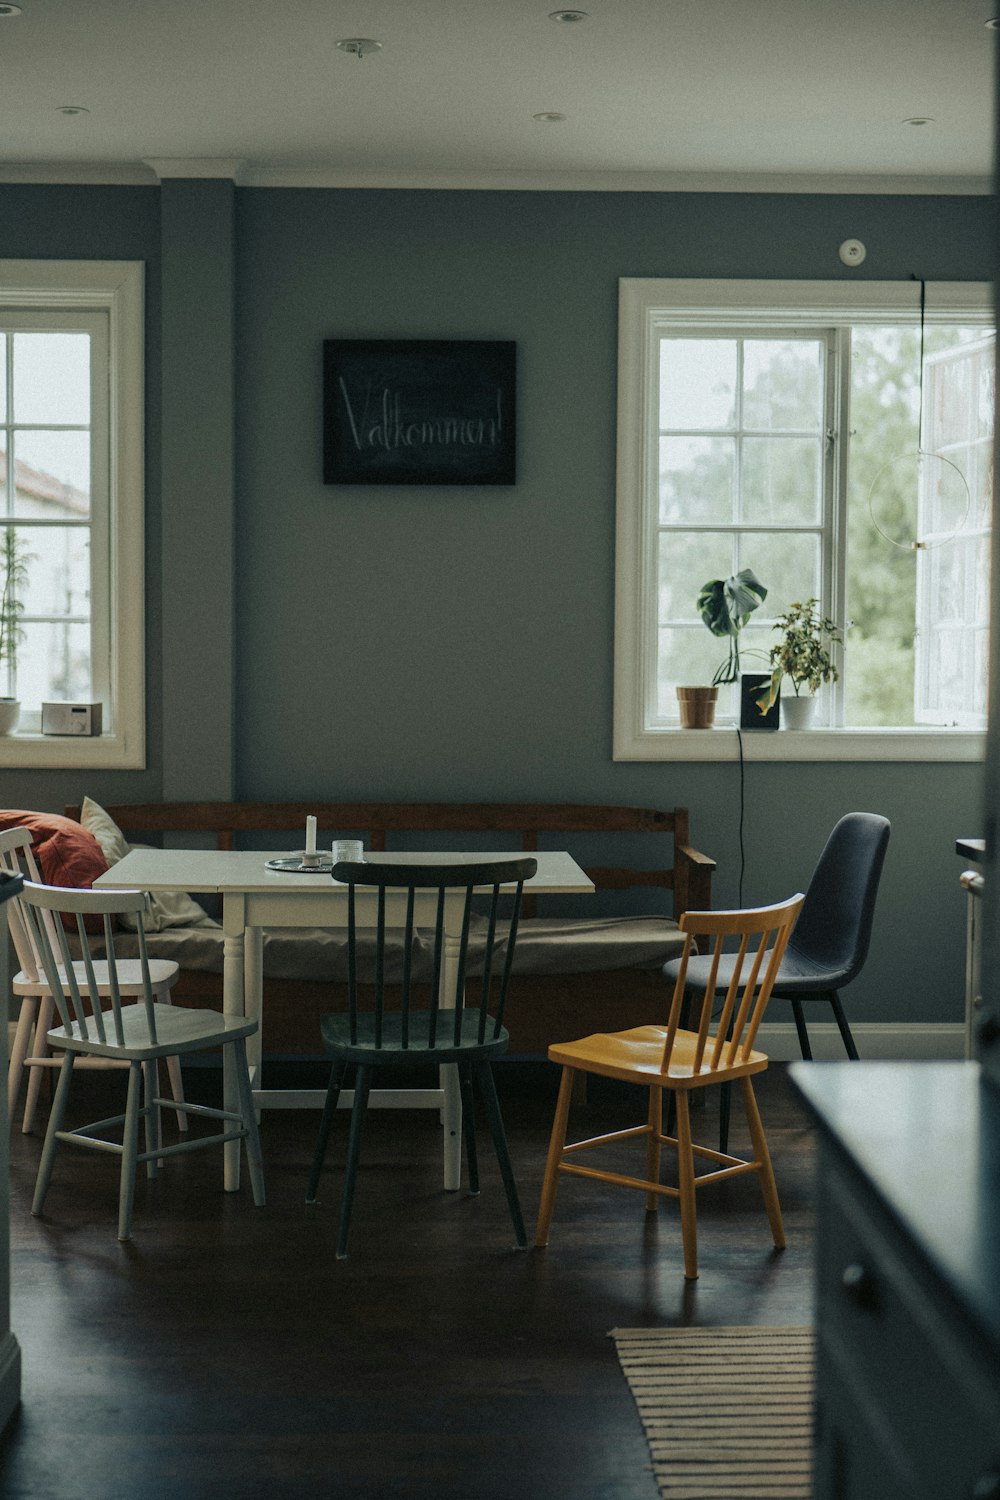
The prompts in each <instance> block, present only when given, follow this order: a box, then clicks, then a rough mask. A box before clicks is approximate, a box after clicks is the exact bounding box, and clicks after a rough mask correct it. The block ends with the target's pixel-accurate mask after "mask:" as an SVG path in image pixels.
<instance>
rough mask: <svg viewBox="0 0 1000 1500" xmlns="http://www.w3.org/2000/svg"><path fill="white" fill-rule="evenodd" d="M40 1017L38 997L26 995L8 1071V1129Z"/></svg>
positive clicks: (22, 1002) (12, 1118) (11, 1121)
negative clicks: (29, 1048) (26, 1059)
mask: <svg viewBox="0 0 1000 1500" xmlns="http://www.w3.org/2000/svg"><path fill="white" fill-rule="evenodd" d="M37 1015H38V996H37V995H24V996H23V997H22V999H21V1010H20V1013H19V1015H18V1018H17V1030H16V1031H15V1033H14V1041H13V1043H12V1045H11V1049H10V1065H9V1067H8V1069H7V1125H8V1128H9V1127H10V1126H11V1125H13V1123H14V1113H15V1111H16V1109H17V1096H18V1094H19V1093H20V1092H21V1074H22V1073H23V1072H24V1059H25V1058H26V1057H27V1055H28V1047H29V1045H30V1043H31V1030H32V1027H33V1026H34V1024H35V1017H36V1016H37Z"/></svg>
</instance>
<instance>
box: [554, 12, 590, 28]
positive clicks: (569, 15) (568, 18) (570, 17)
mask: <svg viewBox="0 0 1000 1500" xmlns="http://www.w3.org/2000/svg"><path fill="white" fill-rule="evenodd" d="M586 19H587V12H586V11H585V10H550V11H549V20H550V21H564V22H565V23H566V24H567V25H570V24H572V22H574V21H585V20H586Z"/></svg>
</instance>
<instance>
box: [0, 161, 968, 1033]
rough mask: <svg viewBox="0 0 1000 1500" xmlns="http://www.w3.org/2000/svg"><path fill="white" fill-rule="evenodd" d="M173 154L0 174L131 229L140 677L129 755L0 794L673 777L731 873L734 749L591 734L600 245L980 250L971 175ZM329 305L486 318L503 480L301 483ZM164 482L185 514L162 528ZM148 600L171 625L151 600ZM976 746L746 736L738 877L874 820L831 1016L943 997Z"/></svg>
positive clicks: (22, 199)
mask: <svg viewBox="0 0 1000 1500" xmlns="http://www.w3.org/2000/svg"><path fill="white" fill-rule="evenodd" d="M189 186H190V189H191V190H190V192H188V191H186V190H185V188H183V187H181V188H178V187H177V185H174V186H173V188H172V189H171V188H170V185H168V189H165V193H168V191H172V192H173V193H174V194H175V196H174V197H173V198H172V199H171V198H169V197H168V199H167V200H166V201H167V207H166V209H165V211H164V214H163V221H162V223H161V213H160V203H159V193H158V192H157V191H155V190H151V189H134V188H43V187H4V186H2V185H0V256H5V257H10V256H39V257H58V256H71V257H74V258H80V257H101V256H106V257H112V258H113V257H121V258H141V259H144V260H146V262H147V266H148V294H149V301H148V314H147V318H148V327H149V343H148V352H149V369H148V373H147V402H148V414H149V425H148V433H147V439H148V458H147V477H148V490H147V493H148V515H149V531H148V537H147V556H148V559H149V573H148V576H147V590H148V594H147V597H148V600H149V626H148V664H149V680H150V684H151V687H152V689H153V691H152V692H151V695H150V699H151V701H150V726H149V727H150V754H149V768H148V770H147V771H146V772H135V773H120V774H110V773H107V774H104V775H102V776H97V775H95V776H92V777H89V778H88V779H87V785H86V786H84V785H82V784H81V781H80V779H79V778H78V777H76V776H72V775H68V774H66V773H55V772H53V773H47V774H42V773H34V774H27V773H25V774H23V775H15V774H11V775H9V776H6V777H5V778H4V787H5V790H4V792H3V794H2V800H3V802H4V803H5V804H6V805H8V806H16V805H35V806H41V807H49V808H59V807H61V806H62V805H63V803H64V802H66V801H76V800H78V799H79V796H80V794H81V793H82V792H84V791H87V790H89V791H90V792H91V795H94V796H96V797H97V798H98V799H101V798H103V799H105V800H116V801H123V800H129V799H130V798H139V797H143V798H145V797H156V796H159V795H161V794H163V792H164V789H166V790H167V794H168V795H169V796H171V797H175V798H178V797H182V796H185V795H189V796H195V795H223V794H224V792H223V791H222V790H219V789H220V788H223V789H224V788H225V787H227V786H231V789H232V794H233V795H235V796H241V797H246V798H257V797H260V798H269V799H270V798H275V799H277V798H283V797H290V798H291V797H294V798H303V799H308V798H310V797H316V798H321V797H322V798H337V797H344V798H348V797H366V798H367V797H371V798H375V799H387V800H388V799H429V800H448V799H458V798H461V799H469V800H505V799H526V800H540V801H556V800H573V801H608V802H621V803H641V804H645V805H649V806H671V805H674V804H675V803H681V804H687V805H688V806H689V807H690V808H691V813H692V835H693V839H694V842H695V843H696V844H698V845H699V846H700V847H701V848H703V849H705V850H707V851H708V852H710V853H711V854H713V855H714V856H715V857H716V858H717V859H718V860H719V865H720V874H719V880H718V886H717V891H718V898H719V900H720V901H727V900H733V899H735V896H736V874H737V868H738V856H739V846H738V826H737V825H738V809H739V783H738V772H737V768H736V767H734V766H733V765H731V764H727V765H697V764H690V763H682V764H680V765H677V766H669V765H663V764H656V765H645V764H624V765H616V764H614V763H613V762H612V759H611V699H612V618H613V580H614V475H615V385H616V338H617V283H618V278H619V277H621V276H671V275H676V276H727V277H728V276H747V277H774V278H811V277H816V278H826V277H837V276H842V277H844V278H845V279H858V278H859V277H860V276H861V275H862V274H863V275H864V277H866V278H868V277H870V278H872V279H893V278H895V279H904V280H905V279H908V278H909V277H910V276H911V275H916V276H918V277H926V278H927V279H929V280H990V279H992V276H993V273H994V261H995V255H994V244H995V241H994V221H993V205H992V203H991V201H990V200H989V199H979V198H954V197H949V198H946V199H933V198H925V197H887V198H878V197H868V196H862V197H853V198H844V197H836V196H824V195H818V196H815V197H809V196H800V195H792V196H787V197H783V196H771V195H760V194H747V195H738V194H719V195H716V194H711V195H702V194H678V195H667V194H631V193H622V194H578V193H551V194H548V193H523V194H522V193H485V192H469V193H465V192H405V191H333V190H330V191H326V190H310V191H296V190H284V189H274V190H263V189H238V190H236V192H235V194H233V191H232V189H231V187H230V186H229V185H228V184H222V183H219V184H209V185H207V186H206V185H203V184H199V185H197V193H196V192H195V188H194V185H189ZM198 195H202V197H203V198H204V203H205V212H204V214H202V215H200V216H199V215H198V214H197V213H196V212H193V211H192V210H193V208H194V207H195V204H196V198H197V197H198ZM179 236H180V237H181V238H182V239H183V243H179V242H178V237H179ZM848 236H855V237H857V238H860V239H862V240H864V242H865V244H866V245H867V247H868V256H867V259H866V261H865V263H864V267H863V272H857V271H847V270H846V269H845V268H844V267H843V266H841V264H840V262H839V260H838V259H837V246H838V245H839V244H840V242H841V241H842V240H843V239H845V238H847V237H848ZM230 266H231V268H232V270H231V275H230V272H229V270H228V267H230ZM185 286H187V287H188V292H189V297H188V298H186V297H185V290H184V289H185ZM230 295H231V296H232V302H230V300H229V299H230ZM212 296H214V297H215V298H216V299H217V302H218V315H217V322H216V321H213V320H212V319H211V318H208V319H207V320H206V314H205V308H206V298H208V299H209V302H210V299H211V297H212ZM161 298H162V300H161ZM194 304H196V305H197V307H198V319H197V320H196V319H194V318H192V316H191V305H194ZM233 308H235V338H234V343H233V357H232V368H231V372H230V374H231V381H227V373H226V371H225V370H222V371H220V369H219V367H218V355H219V348H220V344H222V345H224V343H225V340H226V339H227V338H228V336H229V335H228V327H229V323H228V320H229V318H230V317H231V315H232V309H233ZM198 320H200V325H201V326H202V327H203V329H204V337H205V341H206V357H205V359H201V358H200V351H199V339H198V335H197V327H198V326H199V325H198ZM178 323H180V325H181V326H183V327H185V328H186V329H187V330H188V334H189V339H188V340H185V339H178V338H177V337H176V329H177V326H178ZM220 327H221V328H223V329H224V330H225V332H224V334H222V335H220V331H219V330H220ZM161 330H162V332H163V333H164V334H166V336H165V337H161ZM335 335H337V336H341V337H351V336H371V337H390V336H397V337H433V338H448V337H454V338H508V339H515V340H516V341H517V346H518V387H519V388H518V426H519V460H518V474H519V478H518V483H517V485H516V486H515V487H514V488H512V489H505V488H497V489H493V488H484V489H470V490H455V489H446V488H442V489H424V488H417V489H406V488H398V489H394V488H385V489H371V488H349V489H344V488H329V487H325V486H324V485H323V483H322V474H321V394H322V392H321V354H322V342H323V339H324V338H328V337H331V336H335ZM189 340H190V344H189ZM191 345H193V347H192V346H191ZM171 393H172V394H171ZM181 396H184V398H185V400H186V401H187V403H188V406H189V408H194V407H195V406H196V408H197V412H198V421H197V424H196V436H195V434H194V433H192V437H191V439H190V443H189V445H188V446H187V451H185V448H186V443H185V435H184V432H183V431H180V432H179V431H178V430H177V423H175V422H171V430H170V434H169V442H168V441H166V439H165V436H164V440H162V441H161V431H160V423H161V409H162V410H163V411H169V410H170V409H171V403H172V402H173V403H176V402H178V401H179V400H180V398H181ZM233 407H234V409H235V446H234V448H233V438H234V433H233V429H232V423H231V411H232V410H233ZM233 452H235V460H234V461H235V487H234V495H235V498H233V495H232V494H230V493H226V491H227V485H228V479H227V476H228V475H229V474H230V473H231V467H230V465H231V462H232V454H233ZM185 458H186V459H187V461H188V464H189V469H190V474H189V479H188V485H189V488H188V489H187V490H186V491H185V490H184V488H183V483H184V481H183V466H184V462H185ZM213 476H214V478H213ZM220 476H221V477H220ZM213 486H214V488H213ZM161 496H162V497H170V504H169V509H170V513H171V514H170V516H168V517H162V516H161ZM179 505H180V506H183V511H184V514H185V515H186V516H187V517H190V518H191V520H192V521H194V520H195V519H196V518H197V516H198V514H199V513H201V514H203V515H204V518H205V528H204V533H203V534H194V535H192V536H191V539H190V546H189V547H184V546H183V532H184V529H185V528H183V527H181V528H178V527H177V525H176V507H177V506H179ZM227 508H228V509H227ZM171 517H173V518H174V519H173V524H172V523H171ZM178 532H180V533H181V534H180V535H178ZM227 536H231V537H232V545H231V548H228V550H227V547H228V544H227V542H226V538H227ZM206 539H207V541H208V544H207V545H206ZM170 619H174V620H177V621H183V622H184V625H185V628H184V630H183V631H181V630H179V629H174V628H170V629H168V630H166V631H163V629H162V627H163V622H164V620H170ZM230 639H233V640H234V641H235V647H234V648H233V649H230V646H229V641H230ZM192 658H193V659H192ZM181 684H186V685H187V686H186V690H182V686H181ZM164 723H165V724H166V725H167V729H166V731H164V727H163V725H164ZM981 780H982V777H981V771H980V769H979V768H978V767H976V766H935V765H926V766H924V765H907V764H902V765H899V764H896V765H884V764H858V765H850V764H847V765H845V764H837V765H832V766H829V767H827V766H821V765H810V764H793V765H787V766H782V765H770V764H768V765H758V764H755V765H752V766H750V767H748V770H747V780H746V824H745V844H746V852H747V868H746V879H745V884H744V896H745V898H746V899H748V900H750V899H757V898H758V897H759V898H770V897H777V896H780V895H783V894H785V893H786V892H787V891H788V890H790V889H791V888H793V887H794V886H796V885H803V884H804V883H805V882H806V881H807V880H808V877H809V873H810V871H811V868H812V865H813V863H814V861H815V859H816V856H817V854H818V852H819V849H820V847H821V846H822V843H823V840H824V838H825V836H826V833H827V832H828V830H829V828H830V826H831V824H832V823H833V822H834V821H835V819H836V818H837V817H838V816H839V814H840V813H842V812H844V811H846V810H848V809H850V808H871V809H874V810H878V811H881V812H884V813H885V814H886V815H887V816H888V817H889V818H890V819H891V820H892V822H893V829H894V833H893V841H892V845H891V848H890V854H889V862H888V866H887V870H886V876H885V880H884V885H883V895H882V901H881V906H880V910H879V922H878V928H877V933H876V942H875V946H874V950H873V958H872V962H871V964H870V966H869V969H868V971H867V972H866V975H865V976H864V978H863V980H862V981H861V982H860V983H859V984H858V986H857V987H856V988H855V991H854V992H853V994H852V996H851V1007H850V1008H851V1011H852V1013H853V1014H854V1015H856V1016H857V1017H858V1018H859V1019H879V1020H886V1019H899V1020H915V1021H919V1020H929V1021H957V1020H958V1019H959V1018H960V1015H961V1007H962V984H963V968H962V964H963V957H962V955H963V942H964V933H963V908H962V903H961V898H960V893H959V888H958V883H957V877H958V874H959V869H960V867H959V863H958V861H957V859H956V857H955V855H954V853H953V852H952V851H953V847H954V839H955V837H956V835H959V834H968V833H976V832H977V831H978V830H979V828H980V826H981V808H980V803H981Z"/></svg>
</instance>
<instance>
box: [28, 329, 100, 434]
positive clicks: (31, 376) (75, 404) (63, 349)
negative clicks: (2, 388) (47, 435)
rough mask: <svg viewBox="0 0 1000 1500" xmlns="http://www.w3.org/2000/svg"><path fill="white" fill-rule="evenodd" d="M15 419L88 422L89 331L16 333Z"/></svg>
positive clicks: (43, 422) (49, 421)
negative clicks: (87, 332)
mask: <svg viewBox="0 0 1000 1500" xmlns="http://www.w3.org/2000/svg"><path fill="white" fill-rule="evenodd" d="M13 339H14V421H15V422H31V423H39V424H45V423H55V424H59V425H62V424H63V423H74V424H80V425H87V424H88V423H89V422H90V335H89V334H86V333H15V334H14V335H13Z"/></svg>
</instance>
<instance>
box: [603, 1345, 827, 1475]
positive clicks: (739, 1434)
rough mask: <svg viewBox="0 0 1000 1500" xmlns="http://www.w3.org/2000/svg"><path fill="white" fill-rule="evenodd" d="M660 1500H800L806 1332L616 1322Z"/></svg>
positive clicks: (808, 1355) (807, 1463)
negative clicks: (635, 1325) (619, 1325)
mask: <svg viewBox="0 0 1000 1500" xmlns="http://www.w3.org/2000/svg"><path fill="white" fill-rule="evenodd" d="M611 1337H612V1338H613V1339H614V1341H615V1346H616V1348H617V1350H618V1358H619V1360H620V1361H621V1366H622V1369H623V1370H624V1372H625V1378H626V1379H627V1380H628V1383H629V1386H630V1388H631V1391H632V1394H633V1396H634V1397H635V1403H636V1406H637V1407H638V1408H639V1415H640V1417H641V1418H642V1423H643V1426H644V1427H645V1429H646V1437H647V1439H648V1441H649V1448H650V1452H651V1454H652V1458H653V1472H654V1473H655V1475H656V1479H657V1483H658V1484H659V1486H660V1494H661V1495H662V1496H663V1497H664V1500H809V1496H810V1493H811V1485H810V1481H811V1471H812V1463H811V1435H812V1400H813V1331H812V1329H811V1328H774V1327H768V1328H615V1329H612V1332H611Z"/></svg>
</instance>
